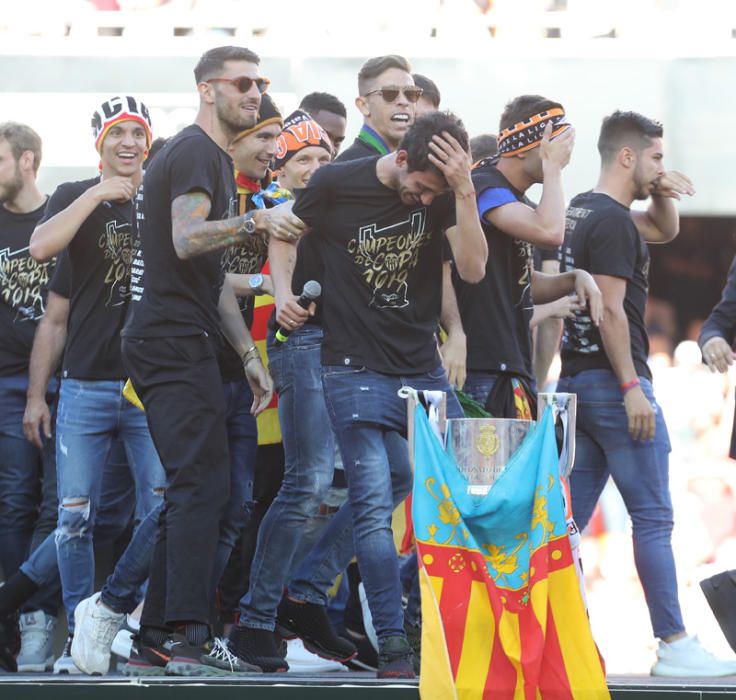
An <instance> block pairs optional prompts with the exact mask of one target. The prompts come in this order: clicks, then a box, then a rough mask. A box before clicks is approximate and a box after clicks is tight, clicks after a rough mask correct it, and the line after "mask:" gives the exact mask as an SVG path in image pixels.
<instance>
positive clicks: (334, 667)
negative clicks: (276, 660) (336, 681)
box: [286, 639, 348, 673]
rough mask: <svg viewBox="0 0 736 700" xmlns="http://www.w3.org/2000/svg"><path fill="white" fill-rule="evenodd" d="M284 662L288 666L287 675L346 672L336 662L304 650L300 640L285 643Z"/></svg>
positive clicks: (341, 665)
mask: <svg viewBox="0 0 736 700" xmlns="http://www.w3.org/2000/svg"><path fill="white" fill-rule="evenodd" d="M287 645H288V646H287V651H286V662H287V663H288V664H289V673H292V672H293V673H335V672H340V671H347V670H348V668H347V666H343V664H341V663H340V662H338V661H331V660H330V659H323V658H321V657H319V656H317V654H313V653H312V652H311V651H309V650H308V649H305V648H304V644H303V642H302V640H301V639H290V640H289V641H288V642H287Z"/></svg>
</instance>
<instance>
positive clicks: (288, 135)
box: [273, 109, 332, 170]
mask: <svg viewBox="0 0 736 700" xmlns="http://www.w3.org/2000/svg"><path fill="white" fill-rule="evenodd" d="M308 146H319V147H320V148H324V149H325V150H326V151H327V153H329V154H330V155H332V142H331V141H330V137H329V136H328V135H327V132H326V131H325V130H324V129H323V128H322V127H321V126H320V125H319V124H317V122H316V121H314V119H312V117H310V116H309V114H307V113H306V112H305V111H303V110H301V109H298V110H296V112H294V113H293V114H291V115H289V116H288V117H287V119H286V121H285V122H284V129H283V131H282V132H281V136H279V140H278V141H277V142H276V155H275V156H274V159H273V169H274V170H278V169H279V168H281V167H283V165H284V163H286V162H287V161H288V160H289V159H290V158H291V157H292V156H295V155H296V154H297V153H298V152H299V151H301V150H302V148H307V147H308Z"/></svg>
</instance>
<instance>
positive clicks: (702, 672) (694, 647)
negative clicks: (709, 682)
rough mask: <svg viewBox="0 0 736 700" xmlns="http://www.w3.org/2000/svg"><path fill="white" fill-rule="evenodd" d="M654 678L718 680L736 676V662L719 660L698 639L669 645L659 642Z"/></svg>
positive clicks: (686, 639) (694, 638)
mask: <svg viewBox="0 0 736 700" xmlns="http://www.w3.org/2000/svg"><path fill="white" fill-rule="evenodd" d="M652 675H653V676H679V677H682V678H687V677H692V678H698V677H700V678H716V677H718V676H732V675H736V661H723V660H721V659H717V658H716V657H715V656H713V654H711V653H710V652H709V651H706V650H705V649H704V648H703V646H702V645H701V643H700V641H699V640H698V638H697V637H684V638H682V639H678V640H676V641H674V642H670V643H669V644H667V643H666V642H662V641H660V642H659V648H658V649H657V662H656V663H655V664H654V666H652Z"/></svg>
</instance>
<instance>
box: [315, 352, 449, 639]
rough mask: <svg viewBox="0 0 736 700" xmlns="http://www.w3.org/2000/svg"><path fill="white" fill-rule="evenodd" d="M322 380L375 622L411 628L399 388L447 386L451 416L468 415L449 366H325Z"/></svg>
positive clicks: (396, 629) (379, 627) (382, 629)
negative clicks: (397, 504) (392, 449)
mask: <svg viewBox="0 0 736 700" xmlns="http://www.w3.org/2000/svg"><path fill="white" fill-rule="evenodd" d="M322 383H323V386H324V391H325V399H326V402H327V410H328V413H329V416H330V422H331V423H332V428H333V430H334V431H335V436H336V438H337V443H338V445H339V447H340V453H341V455H342V461H343V465H344V467H345V476H346V477H347V481H348V497H349V503H350V508H351V511H352V518H353V540H354V543H355V553H356V555H357V557H358V566H359V567H360V573H361V576H362V577H363V584H364V585H365V591H366V596H367V598H368V605H369V607H370V610H371V615H372V617H373V625H374V627H375V629H376V634H377V635H378V638H379V639H385V638H387V637H391V636H397V635H399V636H403V635H404V615H403V611H402V609H401V582H400V580H399V561H398V556H397V554H396V547H395V546H394V541H393V534H392V531H391V515H392V513H393V510H394V499H393V497H392V484H391V482H392V475H391V469H390V466H389V465H390V462H389V457H388V450H387V436H388V435H391V434H406V415H407V407H406V402H405V401H404V400H402V399H401V398H399V396H398V395H397V392H398V390H399V389H401V388H402V387H403V386H410V387H413V388H414V389H417V390H439V391H445V392H447V415H448V417H450V418H460V417H462V416H463V412H462V409H461V408H460V404H459V403H458V401H457V398H456V397H455V395H454V393H453V392H452V389H451V388H450V385H449V383H448V381H447V377H446V375H445V372H444V370H443V369H442V367H441V366H440V367H438V368H437V369H436V370H433V371H432V372H427V373H424V374H420V375H414V376H408V377H399V376H389V375H385V374H380V373H378V372H373V371H371V370H369V369H367V368H356V367H343V366H325V367H323V368H322ZM407 459H408V454H407ZM333 522H334V520H333Z"/></svg>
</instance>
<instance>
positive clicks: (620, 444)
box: [557, 370, 685, 638]
mask: <svg viewBox="0 0 736 700" xmlns="http://www.w3.org/2000/svg"><path fill="white" fill-rule="evenodd" d="M639 379H640V381H641V387H642V389H643V391H644V394H645V395H646V397H647V398H648V399H649V400H650V401H651V403H652V405H653V406H654V407H655V410H656V412H657V414H656V429H655V436H654V440H652V441H649V442H641V441H637V440H633V439H632V438H631V437H630V436H629V431H628V419H627V417H626V410H625V408H624V402H623V398H622V396H621V389H620V388H619V383H618V380H617V379H616V375H615V374H614V373H613V372H611V371H608V370H588V371H585V372H580V373H579V374H576V375H575V376H572V377H563V378H561V379H560V381H559V383H558V385H557V391H560V392H571V393H574V394H577V397H578V414H577V431H576V435H575V437H576V447H575V466H574V468H573V471H572V474H571V476H570V490H571V496H572V510H573V515H574V517H575V521H576V522H577V524H578V526H579V527H580V529H581V530H582V529H583V528H584V527H585V526H586V525H587V523H588V521H589V520H590V516H591V515H592V513H593V509H594V508H595V505H596V503H597V501H598V497H599V496H600V494H601V491H602V490H603V487H604V486H605V484H606V481H607V479H608V477H609V476H611V478H612V479H613V481H614V483H615V484H616V486H617V487H618V490H619V491H620V492H621V496H622V497H623V500H624V503H625V504H626V509H627V510H628V512H629V516H630V517H631V524H632V532H633V538H634V561H635V563H636V570H637V572H638V574H639V578H640V580H641V584H642V587H643V588H644V595H645V597H646V601H647V606H648V607H649V617H650V619H651V623H652V628H653V630H654V635H655V636H656V637H659V638H665V637H669V636H670V635H673V634H677V633H678V632H682V631H683V630H684V629H685V626H684V624H683V622H682V615H681V613H680V604H679V602H678V599H677V578H676V573H675V562H674V557H673V554H672V543H671V535H672V526H673V513H672V501H671V500H670V492H669V452H670V449H671V448H670V441H669V436H668V434H667V426H666V425H665V422H664V416H663V415H662V410H661V408H660V407H659V406H658V405H657V403H656V400H655V398H654V393H653V391H652V384H651V382H650V381H649V380H648V379H645V378H644V377H639Z"/></svg>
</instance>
